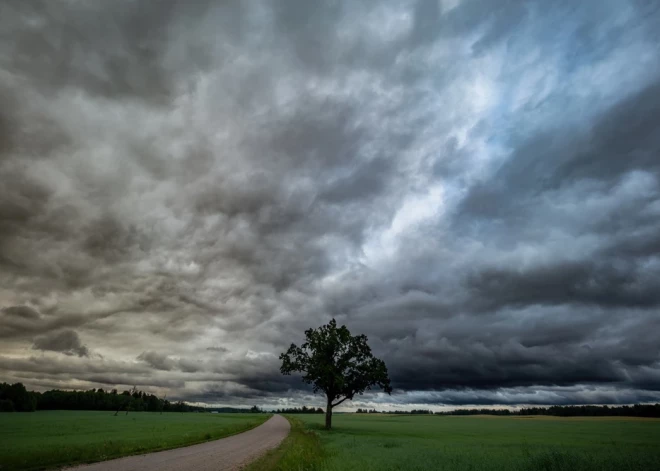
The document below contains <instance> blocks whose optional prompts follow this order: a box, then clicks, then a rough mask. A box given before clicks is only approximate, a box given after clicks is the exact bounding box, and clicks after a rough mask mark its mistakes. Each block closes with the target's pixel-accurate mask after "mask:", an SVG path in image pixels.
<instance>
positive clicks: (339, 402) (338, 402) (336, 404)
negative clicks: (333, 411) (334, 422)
mask: <svg viewBox="0 0 660 471" xmlns="http://www.w3.org/2000/svg"><path fill="white" fill-rule="evenodd" d="M346 399H348V396H347V397H345V398H344V399H342V400H341V401H337V402H335V403H334V404H332V407H336V406H338V405H339V404H341V403H342V402H344V401H345V400H346Z"/></svg>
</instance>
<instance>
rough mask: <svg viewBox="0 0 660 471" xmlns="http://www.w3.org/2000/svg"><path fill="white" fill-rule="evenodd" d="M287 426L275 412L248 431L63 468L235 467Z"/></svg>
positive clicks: (180, 470)
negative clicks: (151, 451) (178, 446)
mask: <svg viewBox="0 0 660 471" xmlns="http://www.w3.org/2000/svg"><path fill="white" fill-rule="evenodd" d="M289 428H290V425H289V421H288V420H286V419H285V418H284V417H282V416H281V415H275V416H273V417H271V418H270V419H268V420H267V421H266V422H265V423H263V424H261V425H259V426H258V427H255V428H253V429H252V430H248V431H247V432H243V433H239V434H238V435H233V436H231V437H227V438H221V439H220V440H214V441H212V442H206V443H200V444H199V445H192V446H186V447H183V448H175V449H173V450H166V451H158V452H155V453H148V454H146V455H136V456H127V457H125V458H118V459H116V460H110V461H102V462H100V463H94V464H89V465H82V466H76V467H73V468H67V471H138V470H139V471H220V470H223V471H224V470H235V469H240V468H241V466H243V465H245V464H247V463H249V462H251V461H253V460H254V459H256V458H257V457H259V456H261V455H262V454H264V453H265V452H266V451H267V450H270V449H271V448H275V447H276V446H277V445H279V444H280V442H281V441H282V440H284V438H285V437H286V436H287V435H288V434H289Z"/></svg>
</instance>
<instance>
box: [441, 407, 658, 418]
mask: <svg viewBox="0 0 660 471" xmlns="http://www.w3.org/2000/svg"><path fill="white" fill-rule="evenodd" d="M436 414H439V415H511V416H516V415H550V416H556V417H660V404H635V405H633V406H550V407H525V408H523V409H520V410H517V411H511V410H508V409H461V410H453V411H449V412H436Z"/></svg>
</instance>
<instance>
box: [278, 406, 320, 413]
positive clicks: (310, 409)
mask: <svg viewBox="0 0 660 471" xmlns="http://www.w3.org/2000/svg"><path fill="white" fill-rule="evenodd" d="M275 412H277V413H278V414H323V413H324V412H323V409H321V408H320V407H317V408H316V409H314V408H313V407H307V406H302V407H291V408H288V409H277V410H276V411H275Z"/></svg>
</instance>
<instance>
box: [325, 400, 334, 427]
mask: <svg viewBox="0 0 660 471" xmlns="http://www.w3.org/2000/svg"><path fill="white" fill-rule="evenodd" d="M331 428H332V399H330V398H328V407H327V408H326V409H325V429H326V430H330V429H331Z"/></svg>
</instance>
